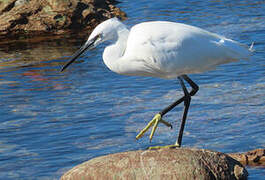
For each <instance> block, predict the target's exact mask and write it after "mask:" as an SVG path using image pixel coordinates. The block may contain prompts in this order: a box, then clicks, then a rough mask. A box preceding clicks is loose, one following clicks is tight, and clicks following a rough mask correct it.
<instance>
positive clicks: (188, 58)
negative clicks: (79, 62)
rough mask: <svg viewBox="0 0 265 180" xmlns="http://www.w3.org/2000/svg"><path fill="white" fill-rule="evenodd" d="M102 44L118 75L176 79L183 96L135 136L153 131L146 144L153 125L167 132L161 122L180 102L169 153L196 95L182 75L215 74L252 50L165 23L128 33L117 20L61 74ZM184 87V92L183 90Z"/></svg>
mask: <svg viewBox="0 0 265 180" xmlns="http://www.w3.org/2000/svg"><path fill="white" fill-rule="evenodd" d="M105 41H108V42H109V45H108V46H107V47H106V48H105V50H104V53H103V61H104V63H105V65H106V66H107V67H108V68H109V69H110V70H111V71H114V72H116V73H118V74H122V75H130V76H151V77H158V78H164V79H174V78H178V80H179V82H180V85H181V87H182V90H183V92H184V96H183V97H181V98H180V99H178V100H177V101H175V102H173V103H172V104H171V105H169V106H168V107H166V108H165V109H163V110H162V111H161V112H159V113H158V114H156V115H155V116H154V118H153V119H152V120H151V121H150V122H149V123H148V125H147V126H146V127H145V128H144V129H143V130H142V131H141V132H140V133H139V134H138V135H137V136H136V139H139V138H141V137H142V136H143V134H144V133H145V132H146V131H147V130H148V129H149V128H150V127H152V126H153V128H152V131H151V134H150V136H149V139H150V141H151V140H152V138H153V135H154V132H155V130H156V128H157V125H158V123H163V124H165V125H166V126H168V127H171V128H172V125H171V124H170V123H168V122H166V121H164V120H163V119H162V117H163V116H164V115H165V114H166V113H167V112H169V111H170V110H171V109H173V108H174V107H175V106H177V105H178V104H180V103H182V102H184V112H183V116H182V122H181V125H180V129H179V136H178V139H177V141H176V143H175V144H174V145H172V146H171V147H180V146H181V141H182V135H183V131H184V126H185V121H186V118H187V114H188V109H189V106H190V101H191V96H193V95H195V94H196V92H197V91H198V90H199V87H198V85H196V84H195V83H194V82H193V81H192V80H191V79H190V78H189V77H188V76H187V74H194V73H201V72H204V71H207V70H212V69H215V67H216V66H217V65H220V64H224V63H229V62H233V61H236V60H239V59H247V58H248V57H249V56H250V54H251V51H252V46H253V44H252V45H251V46H250V48H247V47H246V46H244V45H242V44H240V43H238V42H236V41H233V40H231V39H227V38H225V37H223V36H220V35H217V34H214V33H211V32H208V31H206V30H203V29H200V28H198V27H194V26H190V25H186V24H181V23H175V22H167V21H152V22H144V23H140V24H137V25H135V26H133V27H132V28H131V29H130V30H129V29H128V28H127V27H126V26H125V25H124V24H123V23H122V22H120V21H119V20H118V19H117V18H111V19H108V20H106V21H104V22H102V23H101V24H99V25H98V26H97V27H96V28H95V29H94V30H93V32H92V33H91V34H90V36H89V38H88V40H87V42H86V43H85V44H84V45H83V46H82V47H81V48H80V49H79V50H78V51H77V52H76V53H75V54H74V55H73V56H72V58H71V60H70V61H69V62H68V63H67V64H66V65H65V66H64V67H63V68H62V70H61V71H63V70H64V69H66V68H67V67H68V66H69V65H70V64H71V63H72V62H74V61H75V60H76V59H77V58H78V57H79V56H80V55H81V54H82V53H84V52H85V51H86V50H87V49H92V48H93V47H95V46H97V45H98V44H100V43H102V42H105ZM184 81H186V82H187V83H188V84H189V85H190V87H191V91H190V92H189V91H188V90H187V88H186V86H185V84H184Z"/></svg>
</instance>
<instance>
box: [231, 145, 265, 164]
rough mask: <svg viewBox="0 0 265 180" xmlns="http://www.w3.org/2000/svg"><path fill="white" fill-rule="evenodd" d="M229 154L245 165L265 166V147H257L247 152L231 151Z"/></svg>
mask: <svg viewBox="0 0 265 180" xmlns="http://www.w3.org/2000/svg"><path fill="white" fill-rule="evenodd" d="M228 155H229V156H231V157H232V158H234V159H236V160H237V161H239V162H240V163H241V164H243V165H244V166H263V167H265V149H255V150H252V151H248V152H245V153H230V154H228Z"/></svg>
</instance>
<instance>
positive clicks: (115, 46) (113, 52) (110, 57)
mask: <svg viewBox="0 0 265 180" xmlns="http://www.w3.org/2000/svg"><path fill="white" fill-rule="evenodd" d="M117 34H118V37H117V39H116V40H114V41H113V43H112V44H110V45H109V46H107V47H106V48H105V50H104V53H103V61H104V63H105V64H106V66H107V67H108V68H109V69H110V70H111V71H114V72H116V73H119V65H120V63H121V62H120V61H119V60H120V59H121V57H122V56H123V54H124V52H125V49H126V44H127V39H128V35H129V30H128V29H127V28H123V29H121V30H120V31H119V32H118V33H117Z"/></svg>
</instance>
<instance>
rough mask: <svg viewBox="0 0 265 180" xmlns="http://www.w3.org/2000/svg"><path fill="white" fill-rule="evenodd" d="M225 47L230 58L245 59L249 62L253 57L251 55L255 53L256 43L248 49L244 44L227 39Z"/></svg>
mask: <svg viewBox="0 0 265 180" xmlns="http://www.w3.org/2000/svg"><path fill="white" fill-rule="evenodd" d="M224 46H225V47H226V49H227V50H228V51H227V52H228V56H230V57H231V58H232V59H235V60H236V59H238V60H239V59H244V60H248V59H249V57H250V56H251V53H252V52H254V49H253V47H254V42H252V44H251V46H250V47H248V46H246V45H244V44H241V43H238V42H236V41H233V40H230V39H226V40H225V41H224Z"/></svg>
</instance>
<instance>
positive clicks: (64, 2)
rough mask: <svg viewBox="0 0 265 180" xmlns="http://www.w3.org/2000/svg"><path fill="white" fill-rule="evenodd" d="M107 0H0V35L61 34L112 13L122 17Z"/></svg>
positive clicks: (105, 17)
mask: <svg viewBox="0 0 265 180" xmlns="http://www.w3.org/2000/svg"><path fill="white" fill-rule="evenodd" d="M114 2H115V1H108V0H5V1H0V36H2V38H3V37H6V36H14V35H21V34H23V35H34V34H42V33H47V32H48V33H54V34H63V33H66V32H69V30H76V31H80V30H82V29H86V28H88V29H92V28H94V27H95V26H96V25H97V24H98V23H100V22H102V21H104V20H106V19H108V18H111V17H113V16H117V17H120V18H121V19H124V18H125V17H126V15H125V13H123V12H122V11H121V10H120V9H119V8H117V7H115V6H114V5H113V4H114Z"/></svg>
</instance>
